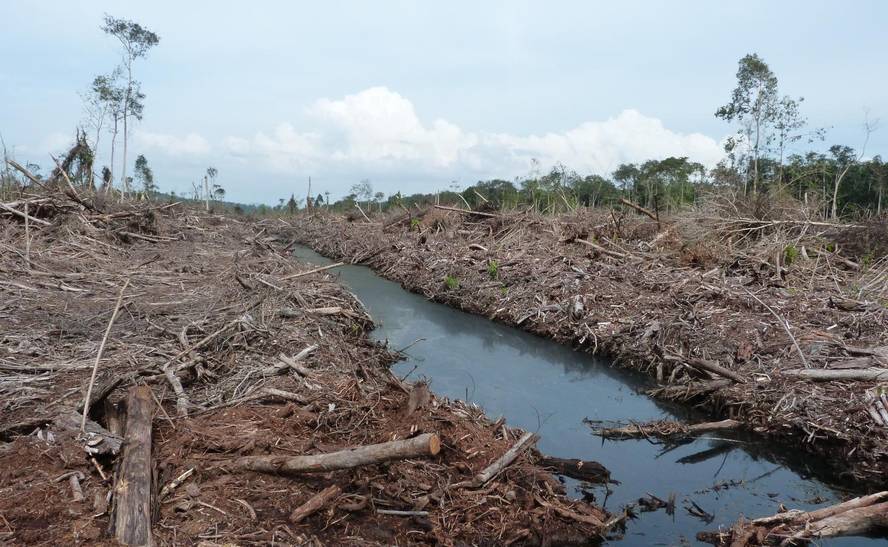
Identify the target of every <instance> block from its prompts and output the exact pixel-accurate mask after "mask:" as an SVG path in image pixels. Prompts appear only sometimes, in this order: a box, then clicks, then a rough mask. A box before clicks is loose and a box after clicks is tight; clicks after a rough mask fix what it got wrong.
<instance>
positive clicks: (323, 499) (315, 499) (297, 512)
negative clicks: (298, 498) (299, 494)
mask: <svg viewBox="0 0 888 547" xmlns="http://www.w3.org/2000/svg"><path fill="white" fill-rule="evenodd" d="M341 493H342V489H341V488H339V487H338V486H336V485H335V484H334V485H333V486H328V487H327V488H324V489H323V490H321V491H320V492H318V493H317V494H315V495H314V496H312V497H310V498H309V499H308V501H306V502H305V503H303V504H302V505H300V506H299V507H297V508H296V509H294V510H293V512H292V513H290V522H292V523H293V524H299V523H300V522H302V521H303V520H305V519H306V518H308V517H309V516H311V515H313V514H314V513H316V512H317V511H318V510H319V509H321V508H323V507H324V506H325V505H327V504H328V503H330V501H331V500H333V499H336V498H338V497H339V494H341Z"/></svg>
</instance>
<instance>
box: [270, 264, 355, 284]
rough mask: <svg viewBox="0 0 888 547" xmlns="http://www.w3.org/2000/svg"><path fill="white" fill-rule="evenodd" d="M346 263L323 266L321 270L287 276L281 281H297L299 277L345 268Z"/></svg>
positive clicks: (316, 269)
mask: <svg viewBox="0 0 888 547" xmlns="http://www.w3.org/2000/svg"><path fill="white" fill-rule="evenodd" d="M344 265H345V262H337V263H336V264H330V265H329V266H321V267H320V268H315V269H313V270H308V271H307V272H299V273H294V274H291V275H285V276H284V277H282V278H281V281H287V280H289V279H296V278H297V277H302V276H305V275H311V274H313V273H318V272H323V271H326V270H332V269H333V268H338V267H340V266H344Z"/></svg>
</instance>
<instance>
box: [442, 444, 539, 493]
mask: <svg viewBox="0 0 888 547" xmlns="http://www.w3.org/2000/svg"><path fill="white" fill-rule="evenodd" d="M536 439H537V436H536V435H535V434H533V433H531V432H529V431H528V432H527V433H525V434H524V435H522V436H521V438H520V439H518V442H516V443H515V444H514V445H512V448H510V449H508V450H507V451H506V452H505V453H504V454H503V455H502V456H500V457H499V458H498V459H497V460H496V461H494V462H493V463H492V464H490V465H488V466H487V467H486V468H484V470H483V471H481V472H480V473H478V474H477V475H475V478H474V479H472V481H471V482H470V483H465V484H462V483H461V484H459V485H455V486H474V487H476V488H477V487H479V486H483V485H484V484H486V483H487V481H489V480H490V479H492V478H493V477H495V476H497V475H499V474H500V472H501V471H502V470H503V469H505V468H507V467H509V466H510V465H512V462H514V461H515V460H516V459H517V458H518V456H519V455H521V453H522V452H524V451H525V450H527V449H528V448H530V445H532V444H533V443H534V442H536Z"/></svg>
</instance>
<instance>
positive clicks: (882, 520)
mask: <svg viewBox="0 0 888 547" xmlns="http://www.w3.org/2000/svg"><path fill="white" fill-rule="evenodd" d="M886 499H888V491H883V492H878V493H875V494H870V495H867V496H861V497H858V498H854V499H851V500H848V501H845V502H842V503H838V504H836V505H831V506H829V507H824V508H822V509H817V510H815V511H799V510H790V511H784V512H782V513H777V514H776V515H772V516H769V517H763V518H758V519H755V520H752V521H748V522H747V521H745V520H743V519H742V518H741V519H740V521H739V522H737V524H735V525H734V526H733V527H732V528H731V531H730V532H729V533H717V532H701V533H700V534H698V535H697V539H699V540H700V541H706V542H709V543H714V544H716V545H731V546H732V547H734V546H737V547H743V546H745V545H752V544H753V543H751V541H756V542H757V543H755V545H759V544H760V543H759V542H761V541H762V539H763V538H768V537H770V538H783V541H782V543H781V544H782V545H801V544H804V543H807V542H810V541H812V540H815V539H819V538H830V537H839V536H854V535H862V534H868V533H871V532H877V531H880V530H884V529H885V528H888V501H885V500H886Z"/></svg>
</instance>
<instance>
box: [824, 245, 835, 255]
mask: <svg viewBox="0 0 888 547" xmlns="http://www.w3.org/2000/svg"><path fill="white" fill-rule="evenodd" d="M826 251H827V252H829V253H834V252H835V251H836V244H835V243H827V244H826Z"/></svg>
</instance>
